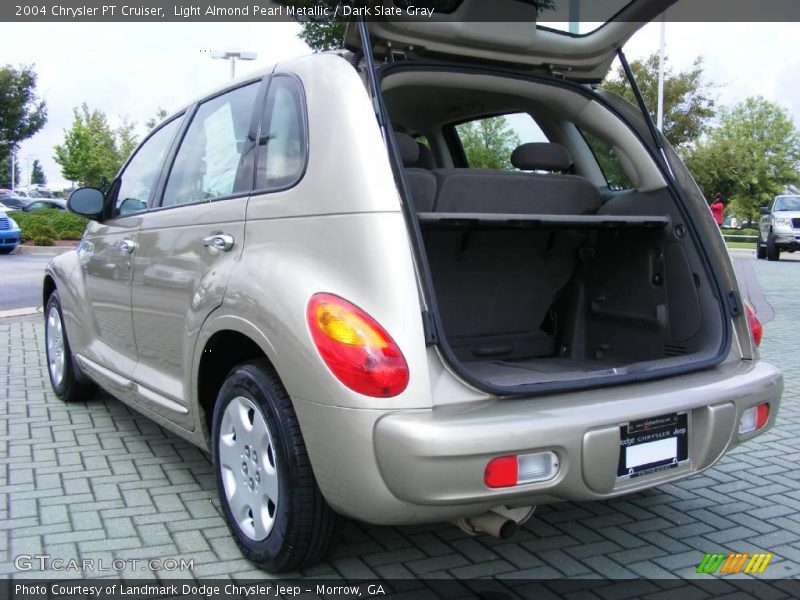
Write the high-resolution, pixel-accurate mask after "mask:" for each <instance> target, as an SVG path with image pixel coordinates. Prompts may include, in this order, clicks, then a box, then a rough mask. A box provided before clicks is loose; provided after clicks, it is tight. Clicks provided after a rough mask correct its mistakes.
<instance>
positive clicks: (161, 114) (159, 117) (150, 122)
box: [144, 106, 169, 131]
mask: <svg viewBox="0 0 800 600" xmlns="http://www.w3.org/2000/svg"><path fill="white" fill-rule="evenodd" d="M168 116H169V113H168V112H167V111H166V110H165V109H163V108H161V107H160V106H159V107H158V109H157V110H156V114H155V116H154V117H150V118H149V119H147V121H145V122H144V126H145V127H146V128H147V131H150V130H151V129H155V126H156V125H158V124H159V123H161V121H163V120H164V119H166V118H167V117H168Z"/></svg>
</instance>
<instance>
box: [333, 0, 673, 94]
mask: <svg viewBox="0 0 800 600" xmlns="http://www.w3.org/2000/svg"><path fill="white" fill-rule="evenodd" d="M676 1H677V0H491V2H489V1H487V0H444V1H441V0H440V1H436V2H431V1H429V2H425V1H417V2H409V1H408V0H382V1H379V2H376V3H375V4H377V5H379V6H381V7H383V8H384V9H385V10H384V13H382V14H386V12H385V11H386V10H388V9H390V8H397V7H399V8H401V9H405V8H407V7H409V6H411V5H416V6H420V7H422V6H431V7H434V8H437V10H436V11H435V12H434V13H433V14H432V15H431V16H430V17H427V16H417V17H414V16H408V13H407V12H404V13H403V15H404V16H403V17H402V18H381V17H376V16H373V17H372V18H371V19H370V23H369V32H370V37H371V38H372V40H373V42H375V43H376V45H375V47H374V50H375V52H376V53H377V54H378V55H380V54H381V53H385V54H387V55H388V54H394V55H401V56H403V57H406V58H437V59H443V58H444V59H451V60H458V61H465V60H469V61H480V62H483V63H485V62H493V63H504V64H511V65H515V66H519V67H525V68H530V69H540V70H546V71H550V72H558V73H559V74H560V75H562V76H563V77H565V78H567V79H571V80H573V81H582V82H599V81H601V80H602V79H603V77H605V75H606V73H607V72H608V69H609V67H610V66H611V62H612V61H613V59H614V56H615V53H616V51H617V50H618V49H619V48H621V47H622V46H623V45H624V44H625V42H627V41H628V39H629V38H630V37H631V36H632V35H633V34H634V33H636V31H637V30H638V29H639V28H641V27H642V26H643V25H645V24H646V23H648V22H650V21H652V20H653V19H655V18H656V17H657V16H658V15H660V14H661V13H662V12H664V11H665V10H666V9H667V8H668V7H669V6H670V5H672V4H674V3H675V2H676ZM575 18H579V19H581V21H583V22H589V23H591V25H590V27H591V28H592V29H593V30H592V31H591V32H590V33H586V34H583V35H575V34H571V33H568V32H566V31H559V30H558V29H557V27H558V26H559V24H560V22H561V21H564V22H566V21H569V20H571V19H575ZM346 44H347V46H348V47H350V48H353V49H356V48H360V47H361V42H360V39H359V33H358V29H357V28H356V27H350V28H349V29H348V33H347V39H346Z"/></svg>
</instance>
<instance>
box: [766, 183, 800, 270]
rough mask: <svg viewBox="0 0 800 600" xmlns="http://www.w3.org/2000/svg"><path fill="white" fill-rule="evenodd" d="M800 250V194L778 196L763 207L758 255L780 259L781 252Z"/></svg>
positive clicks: (768, 258) (769, 258) (770, 258)
mask: <svg viewBox="0 0 800 600" xmlns="http://www.w3.org/2000/svg"><path fill="white" fill-rule="evenodd" d="M795 250H800V196H797V195H784V196H776V197H775V199H774V200H773V201H772V203H771V204H770V205H769V206H762V207H761V220H760V221H759V224H758V240H757V243H756V256H757V257H758V258H761V259H764V258H766V259H767V260H780V258H781V252H782V251H786V252H794V251H795Z"/></svg>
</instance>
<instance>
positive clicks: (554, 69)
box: [547, 65, 569, 80]
mask: <svg viewBox="0 0 800 600" xmlns="http://www.w3.org/2000/svg"><path fill="white" fill-rule="evenodd" d="M547 70H548V71H550V77H552V78H553V79H561V80H564V79H566V78H567V77H566V75H564V71H569V67H561V66H559V65H547Z"/></svg>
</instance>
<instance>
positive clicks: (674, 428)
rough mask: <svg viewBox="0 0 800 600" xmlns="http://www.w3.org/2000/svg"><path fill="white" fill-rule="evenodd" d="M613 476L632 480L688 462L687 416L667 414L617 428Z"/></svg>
mask: <svg viewBox="0 0 800 600" xmlns="http://www.w3.org/2000/svg"><path fill="white" fill-rule="evenodd" d="M619 433H620V444H619V463H618V465H617V477H618V478H619V479H633V478H636V477H640V476H642V475H649V474H652V473H657V472H659V471H664V470H668V469H674V468H677V467H679V466H681V465H685V464H687V463H688V462H689V415H688V414H687V413H685V412H683V413H670V414H666V415H659V416H657V417H648V418H646V419H639V420H637V421H630V422H628V423H625V424H623V425H621V426H620V428H619Z"/></svg>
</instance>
